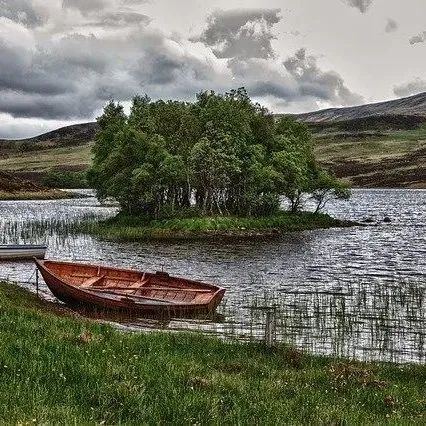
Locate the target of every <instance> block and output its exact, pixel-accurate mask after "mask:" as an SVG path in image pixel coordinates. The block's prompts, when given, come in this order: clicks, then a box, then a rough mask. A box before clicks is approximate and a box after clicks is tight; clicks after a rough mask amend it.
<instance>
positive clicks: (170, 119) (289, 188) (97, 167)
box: [88, 88, 346, 218]
mask: <svg viewBox="0 0 426 426" xmlns="http://www.w3.org/2000/svg"><path fill="white" fill-rule="evenodd" d="M98 123H99V131H98V133H97V136H96V142H95V146H94V148H93V153H94V160H93V164H92V167H91V169H90V171H89V173H88V176H89V180H90V183H91V185H92V186H93V187H94V188H95V189H96V191H97V195H98V197H99V198H105V197H114V198H115V199H116V200H118V202H119V203H120V206H121V210H122V211H123V212H125V213H127V214H130V215H144V216H146V217H147V218H159V217H170V216H176V215H180V214H185V212H187V210H188V209H189V208H191V207H196V209H197V211H198V212H199V213H200V214H204V215H227V214H232V215H241V216H254V215H257V216H259V215H270V214H273V213H275V212H277V211H278V209H279V206H280V198H281V197H283V196H284V197H286V198H287V199H288V200H289V202H290V208H291V210H292V211H293V212H296V211H298V210H299V209H300V208H301V206H302V199H303V198H304V196H305V194H308V193H309V192H310V193H312V197H313V198H314V199H315V200H316V201H317V203H318V204H317V210H318V211H319V210H320V209H321V208H322V207H323V206H324V204H325V203H326V202H327V200H328V199H329V198H330V197H342V198H343V197H344V196H346V192H345V187H344V186H342V185H343V184H341V182H340V181H339V180H337V179H335V178H333V177H331V176H330V175H328V174H327V173H326V172H325V171H323V170H322V169H321V168H320V167H319V166H318V164H317V163H316V161H315V158H314V154H313V149H312V144H311V135H310V132H309V129H308V128H307V127H306V126H305V125H304V124H302V123H299V122H297V121H295V120H294V119H293V118H290V117H282V118H281V119H279V120H277V121H275V119H274V117H273V116H272V115H271V114H270V113H269V112H268V111H267V110H266V109H265V108H263V107H261V106H260V105H258V104H255V103H253V102H252V101H251V100H250V98H249V96H248V94H247V92H246V90H245V89H244V88H239V89H237V90H231V91H230V92H228V93H225V94H216V93H214V92H211V91H210V92H202V93H200V94H198V95H197V100H196V102H195V103H192V104H191V103H187V102H178V101H162V100H160V101H156V102H153V101H151V99H150V98H149V97H148V96H146V95H144V96H136V97H135V98H134V99H133V103H132V106H131V110H130V114H129V115H128V116H126V114H124V111H123V108H122V106H121V105H120V104H117V103H115V102H113V101H111V102H109V103H108V104H107V105H106V107H105V109H104V112H103V114H102V116H101V117H99V118H98Z"/></svg>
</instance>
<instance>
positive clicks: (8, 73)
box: [0, 0, 360, 120]
mask: <svg viewBox="0 0 426 426" xmlns="http://www.w3.org/2000/svg"><path fill="white" fill-rule="evenodd" d="M0 1H1V0H0ZM88 3H90V4H88ZM95 3H96V4H97V5H98V6H99V9H96V10H94V7H93V6H94V4H95ZM58 4H59V5H60V4H61V3H60V2H59V3H58ZM63 4H64V6H65V7H68V8H69V7H72V8H77V9H79V10H81V12H82V14H81V15H80V14H75V13H72V14H70V13H68V11H66V10H64V11H63V13H64V17H66V18H67V19H72V20H73V21H72V22H71V24H70V23H68V22H67V25H68V26H67V30H66V31H64V32H63V33H60V34H55V36H52V37H46V34H43V36H42V37H38V35H39V34H38V32H37V31H32V30H31V29H29V28H27V27H24V26H23V25H21V24H19V23H16V22H12V21H10V20H9V19H6V18H0V19H3V21H4V22H3V23H2V26H1V27H0V70H1V72H0V113H2V112H3V113H8V114H10V115H12V116H13V117H18V118H42V119H46V120H52V119H55V120H74V119H78V120H80V119H84V120H89V119H92V118H93V115H94V114H95V112H96V111H98V110H99V109H100V108H102V106H103V105H104V104H105V102H106V101H108V100H109V99H111V98H114V99H116V100H118V101H129V100H130V99H131V98H132V97H133V96H134V95H135V94H137V93H148V94H149V95H150V96H152V97H153V98H154V99H155V98H180V99H185V100H189V99H193V98H194V93H196V92H199V91H201V90H206V89H213V90H216V91H225V90H229V89H230V88H232V87H239V86H246V87H247V89H248V90H249V93H250V94H251V95H252V96H255V97H257V99H259V100H261V99H262V98H267V97H270V98H274V99H278V100H279V101H280V102H281V103H282V104H286V105H300V104H303V105H305V104H306V102H307V101H308V102H309V105H312V104H315V102H317V101H320V102H323V103H327V102H328V103H330V104H333V105H346V104H350V103H354V102H359V99H360V97H359V96H358V95H356V94H354V93H352V92H351V91H350V90H349V89H348V88H347V87H346V85H345V83H344V81H343V78H342V77H341V76H340V75H339V74H337V73H335V72H331V71H322V70H321V69H320V67H319V66H318V64H317V61H316V59H315V57H313V56H308V55H307V54H306V52H305V50H300V51H299V52H297V54H296V55H295V56H293V57H292V58H289V59H288V60H287V61H285V62H284V66H283V64H282V63H281V62H280V61H278V60H276V58H275V54H274V51H273V48H272V45H271V41H272V40H273V38H274V35H273V33H272V29H273V26H274V25H275V24H276V23H278V22H279V21H280V19H281V18H280V16H279V10H278V9H251V10H241V9H238V10H234V11H228V12H223V11H218V12H215V13H214V14H213V15H211V16H210V18H209V19H208V23H207V28H206V29H205V31H204V32H203V33H202V35H201V36H200V37H199V38H198V39H197V41H202V42H203V43H204V46H202V45H201V44H199V43H194V41H188V40H185V39H179V37H175V36H173V37H172V36H169V35H166V34H164V33H163V32H161V31H160V30H156V29H154V28H152V27H151V25H148V23H149V22H150V19H149V17H148V16H146V15H142V14H141V13H139V11H135V10H133V9H131V8H126V9H123V1H122V0H115V2H114V0H110V1H106V0H104V1H95V2H86V1H84V2H83V1H77V0H67V1H64V2H63ZM114 4H115V6H114ZM90 25H91V26H93V33H94V34H96V35H94V34H90V33H91V32H92V31H90V30H91V28H90ZM2 28H3V29H4V28H6V30H4V31H1V29H2ZM82 28H83V29H84V32H85V34H81V33H78V31H82ZM99 28H101V29H100V30H99ZM88 34H90V35H88ZM213 52H214V54H213ZM215 55H216V56H215ZM217 57H219V59H218V58H217ZM223 58H226V59H227V60H225V61H224V60H223Z"/></svg>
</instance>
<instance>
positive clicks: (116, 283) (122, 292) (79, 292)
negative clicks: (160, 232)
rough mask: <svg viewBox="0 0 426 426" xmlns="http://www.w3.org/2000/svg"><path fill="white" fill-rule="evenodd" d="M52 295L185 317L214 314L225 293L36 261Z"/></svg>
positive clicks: (156, 276)
mask: <svg viewBox="0 0 426 426" xmlns="http://www.w3.org/2000/svg"><path fill="white" fill-rule="evenodd" d="M34 262H35V263H36V265H37V268H38V269H39V271H40V272H41V275H42V276H43V278H44V281H45V282H46V284H47V286H48V287H49V289H50V290H51V292H52V293H53V294H54V295H55V296H56V297H57V298H58V299H59V300H62V301H63V302H65V303H67V304H71V305H82V306H91V307H98V308H102V309H113V310H122V311H127V312H133V313H170V314H171V315H184V314H194V313H205V312H213V311H214V310H215V309H216V308H217V306H218V305H219V303H220V302H221V300H222V298H223V295H224V293H225V289H223V288H220V287H217V286H215V285H211V284H205V283H201V282H198V281H191V280H187V279H184V278H175V277H171V276H170V275H169V274H167V273H165V272H156V273H148V272H138V271H133V270H128V269H118V268H110V267H105V266H97V265H86V264H80V263H70V262H56V261H50V260H39V259H34Z"/></svg>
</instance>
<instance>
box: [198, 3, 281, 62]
mask: <svg viewBox="0 0 426 426" xmlns="http://www.w3.org/2000/svg"><path fill="white" fill-rule="evenodd" d="M279 14H280V9H234V10H227V11H224V10H217V11H216V12H214V13H213V14H211V15H210V16H209V18H208V20H207V28H206V29H205V30H204V31H203V33H202V34H201V36H200V37H198V38H196V39H194V40H196V41H201V42H203V43H204V44H205V45H206V46H209V47H211V48H213V51H214V54H215V55H216V56H217V57H218V58H235V57H239V58H265V59H266V58H272V57H274V50H273V48H272V44H271V42H272V40H273V39H275V36H274V34H273V32H272V27H273V26H274V25H275V24H277V23H278V22H280V20H281V17H280V16H279Z"/></svg>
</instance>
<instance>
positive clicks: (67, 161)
mask: <svg viewBox="0 0 426 426" xmlns="http://www.w3.org/2000/svg"><path fill="white" fill-rule="evenodd" d="M92 146H93V143H89V144H85V145H76V146H70V147H55V148H49V149H43V150H42V149H40V150H37V151H28V152H24V153H20V152H14V153H9V154H8V155H7V156H4V157H0V170H2V171H11V172H47V171H49V170H51V169H61V168H65V170H67V169H68V168H70V167H73V168H82V169H83V168H84V169H86V168H88V167H89V165H90V163H91V159H92V152H91V149H92Z"/></svg>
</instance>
